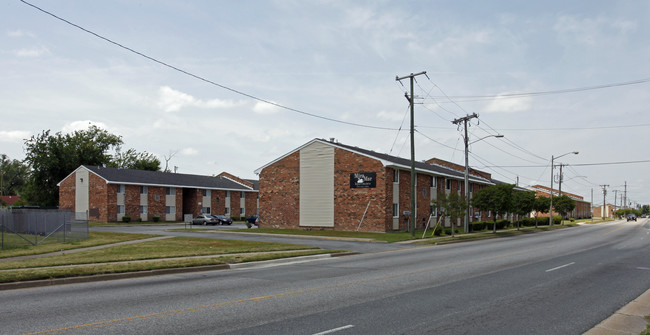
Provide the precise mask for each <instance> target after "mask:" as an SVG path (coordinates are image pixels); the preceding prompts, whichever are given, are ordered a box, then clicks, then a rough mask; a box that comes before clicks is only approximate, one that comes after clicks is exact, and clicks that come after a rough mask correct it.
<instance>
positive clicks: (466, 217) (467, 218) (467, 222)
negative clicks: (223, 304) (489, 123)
mask: <svg viewBox="0 0 650 335" xmlns="http://www.w3.org/2000/svg"><path fill="white" fill-rule="evenodd" d="M488 137H496V138H501V137H503V135H501V134H499V135H488V136H485V137H481V138H479V139H478V140H475V141H472V142H470V143H468V141H467V140H468V139H467V137H465V202H466V204H467V208H466V209H465V224H464V227H463V228H464V229H465V234H467V233H468V232H469V158H468V147H469V145H470V144H474V143H476V142H478V141H482V140H484V139H486V138H488Z"/></svg>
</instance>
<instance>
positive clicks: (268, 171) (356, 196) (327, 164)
mask: <svg viewBox="0 0 650 335" xmlns="http://www.w3.org/2000/svg"><path fill="white" fill-rule="evenodd" d="M443 165H444V166H443ZM453 165H455V164H453V163H449V162H445V161H442V160H438V159H433V160H430V161H429V162H416V164H415V168H416V173H417V176H416V208H415V209H413V210H412V209H411V208H410V207H411V204H410V199H411V197H410V192H411V186H410V184H411V176H410V167H411V162H410V160H409V159H405V158H400V157H395V156H390V155H386V154H381V153H377V152H374V151H371V150H366V149H362V148H358V147H353V146H348V145H344V144H341V143H338V142H335V141H334V140H330V141H327V140H323V139H314V140H312V141H310V142H308V143H306V144H304V145H302V146H301V147H299V148H296V149H294V150H292V151H291V152H289V153H287V154H285V155H283V156H281V157H279V158H277V159H276V160H274V161H272V162H270V163H268V164H266V165H264V166H262V167H261V168H259V169H257V170H256V171H255V173H256V174H258V175H259V185H260V186H259V192H260V221H261V223H262V225H265V224H268V225H270V226H273V227H280V228H312V229H333V230H347V231H351V230H357V227H359V225H360V223H361V226H360V229H359V230H360V231H374V232H389V231H404V230H406V229H407V227H408V219H407V216H406V215H404V214H405V212H410V213H411V214H412V215H413V217H414V218H415V220H417V221H416V223H417V225H418V227H419V226H421V225H422V224H423V223H424V222H426V220H427V219H428V218H429V215H430V214H431V213H432V211H433V209H432V206H431V201H432V200H436V199H437V196H438V194H439V193H446V194H449V193H451V192H457V193H458V194H460V195H464V187H463V183H464V173H463V171H464V167H463V170H462V171H458V170H457V169H454V168H450V167H449V166H453ZM456 166H458V165H456ZM469 181H470V185H469V191H470V197H471V195H472V194H473V192H474V190H478V189H479V188H482V187H487V186H489V185H494V184H495V183H496V182H495V181H493V180H491V178H490V176H489V174H486V173H484V172H481V171H472V173H471V174H470V177H469ZM488 215H489V213H480V212H478V211H476V212H474V211H473V210H472V212H471V216H472V221H476V220H487V219H489V217H488ZM362 218H363V222H362ZM451 224H452V223H451V222H449V220H448V219H447V222H445V225H446V226H447V227H449V226H451ZM454 224H455V225H456V226H457V227H458V226H461V224H462V221H461V219H459V220H457V222H455V223H454Z"/></svg>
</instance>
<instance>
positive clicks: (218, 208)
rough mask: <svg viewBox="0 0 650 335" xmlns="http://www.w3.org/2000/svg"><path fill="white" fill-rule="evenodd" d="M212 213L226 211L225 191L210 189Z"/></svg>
mask: <svg viewBox="0 0 650 335" xmlns="http://www.w3.org/2000/svg"><path fill="white" fill-rule="evenodd" d="M210 207H211V208H212V209H211V210H212V214H216V215H223V214H225V213H226V191H218V190H212V199H211V201H210Z"/></svg>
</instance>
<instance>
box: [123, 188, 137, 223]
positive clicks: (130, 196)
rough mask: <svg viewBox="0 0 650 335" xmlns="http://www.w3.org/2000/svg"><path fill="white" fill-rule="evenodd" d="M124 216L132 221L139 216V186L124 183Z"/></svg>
mask: <svg viewBox="0 0 650 335" xmlns="http://www.w3.org/2000/svg"><path fill="white" fill-rule="evenodd" d="M124 216H129V217H131V220H132V221H135V220H137V219H138V218H139V217H140V186H137V185H124Z"/></svg>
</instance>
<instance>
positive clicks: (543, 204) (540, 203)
mask: <svg viewBox="0 0 650 335" xmlns="http://www.w3.org/2000/svg"><path fill="white" fill-rule="evenodd" d="M533 209H534V210H535V212H536V213H535V228H537V213H548V210H549V209H551V198H547V197H538V198H536V199H535V204H534V206H533Z"/></svg>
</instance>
